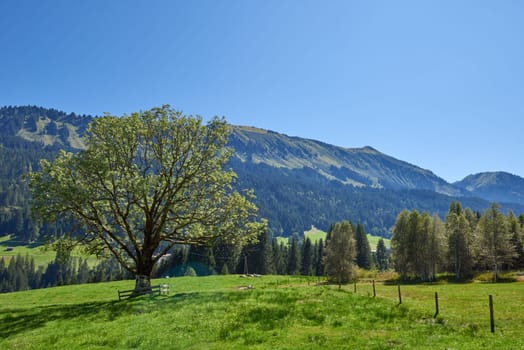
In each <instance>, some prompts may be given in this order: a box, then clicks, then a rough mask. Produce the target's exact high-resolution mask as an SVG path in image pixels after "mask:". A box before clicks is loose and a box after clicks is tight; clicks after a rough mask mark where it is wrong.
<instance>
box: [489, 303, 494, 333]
mask: <svg viewBox="0 0 524 350" xmlns="http://www.w3.org/2000/svg"><path fill="white" fill-rule="evenodd" d="M489 320H490V326H491V333H495V317H494V312H493V296H492V295H491V294H490V296H489Z"/></svg>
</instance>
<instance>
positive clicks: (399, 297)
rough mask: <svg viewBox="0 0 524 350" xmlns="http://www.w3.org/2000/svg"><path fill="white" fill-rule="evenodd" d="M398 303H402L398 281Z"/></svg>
mask: <svg viewBox="0 0 524 350" xmlns="http://www.w3.org/2000/svg"><path fill="white" fill-rule="evenodd" d="M398 304H399V305H400V304H402V294H401V293H400V283H399V284H398Z"/></svg>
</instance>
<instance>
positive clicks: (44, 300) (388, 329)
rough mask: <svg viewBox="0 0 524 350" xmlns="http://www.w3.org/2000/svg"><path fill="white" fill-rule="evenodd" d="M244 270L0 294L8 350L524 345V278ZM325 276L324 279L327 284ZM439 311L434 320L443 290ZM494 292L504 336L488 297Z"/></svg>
mask: <svg viewBox="0 0 524 350" xmlns="http://www.w3.org/2000/svg"><path fill="white" fill-rule="evenodd" d="M317 282H319V280H318V279H316V278H315V279H313V278H312V279H309V280H308V279H306V278H304V277H302V278H300V277H286V276H263V277H261V278H242V277H240V276H238V275H228V276H209V277H180V278H178V277H177V278H171V279H161V280H155V281H153V283H154V284H157V283H168V284H169V285H170V288H171V293H170V295H168V296H156V297H150V296H143V297H139V298H134V299H129V300H124V301H120V302H119V301H118V296H117V291H118V290H119V289H129V288H132V287H133V283H134V282H133V281H120V282H108V283H101V284H86V285H74V286H66V287H57V288H49V289H40V290H34V291H27V292H17V293H9V294H0V348H1V349H522V348H524V330H523V328H522V325H523V324H524V315H523V312H522V310H523V308H524V283H522V282H515V283H506V284H488V283H485V284H484V283H470V284H442V285H438V284H436V285H407V286H401V291H402V294H403V295H402V299H403V301H402V304H401V305H399V304H398V289H397V286H396V285H387V284H384V283H376V285H375V292H376V297H375V298H374V297H373V294H372V284H371V283H370V282H363V283H359V284H357V285H356V287H357V291H356V293H355V292H354V286H353V285H347V286H344V287H343V288H342V289H341V290H338V287H336V286H330V285H325V284H323V283H320V284H319V283H317ZM320 282H322V281H320ZM435 291H437V292H438V293H439V295H440V314H439V315H438V316H437V317H434V312H435V309H434V293H435ZM489 294H492V295H493V296H494V303H495V324H496V330H495V333H491V332H490V327H489V308H488V303H487V300H488V295H489Z"/></svg>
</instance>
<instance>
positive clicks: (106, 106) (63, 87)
mask: <svg viewBox="0 0 524 350" xmlns="http://www.w3.org/2000/svg"><path fill="white" fill-rule="evenodd" d="M523 18H524V2H523V1H511V0H503V1H482V0H479V1H460V0H455V1H446V0H441V1H429V0H428V1H401V0H395V1H389V0H383V1H373V0H366V1H364V0H362V1H350V0H347V1H335V0H325V1H320V0H318V1H306V0H293V1H292V0H275V1H272V0H259V1H255V0H238V1H233V0H223V1H220V0H209V1H205V0H194V1H177V0H171V1H167V0H166V1H157V0H150V1H145V0H140V1H138V0H136V1H135V0H111V1H107V0H84V1H80V0H78V1H70V0H61V1H58V0H47V1H41V0H34V1H28V0H2V1H1V2H0V45H1V47H2V49H1V50H0V105H27V104H30V105H38V106H43V107H52V108H56V109H60V110H64V111H66V112H75V113H78V114H92V115H101V114H103V113H104V112H109V113H111V114H116V115H121V114H124V113H131V112H134V111H138V110H145V109H149V108H151V107H154V106H159V105H162V104H170V105H172V106H173V107H175V108H177V109H180V110H182V111H184V112H185V113H186V114H199V115H201V116H203V117H204V118H205V119H207V118H210V117H212V116H214V115H220V116H225V117H226V118H227V120H228V121H229V122H230V123H232V124H239V125H251V126H257V127H261V128H265V129H270V130H274V131H277V132H281V133H285V134H288V135H291V136H300V137H306V138H312V139H317V140H321V141H324V142H328V143H331V144H335V145H339V146H343V147H363V146H366V145H369V146H372V147H374V148H376V149H378V150H379V151H381V152H384V153H386V154H389V155H391V156H393V157H395V158H398V159H401V160H405V161H408V162H410V163H413V164H416V165H418V166H421V167H423V168H426V169H430V170H432V171H433V172H435V173H436V174H437V175H439V176H441V177H443V178H444V179H446V180H448V181H456V180H459V179H462V178H463V177H464V176H466V175H468V174H471V173H477V172H482V171H495V170H501V171H507V172H510V173H514V174H516V175H520V176H524V161H523V157H522V151H523V150H524V137H523V133H524V20H523Z"/></svg>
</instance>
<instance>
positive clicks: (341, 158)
mask: <svg viewBox="0 0 524 350" xmlns="http://www.w3.org/2000/svg"><path fill="white" fill-rule="evenodd" d="M232 130H233V131H232V133H231V137H230V146H232V147H233V148H234V149H235V156H236V157H237V158H239V159H240V160H241V161H243V162H250V163H253V164H266V165H269V166H273V167H276V168H285V169H301V168H310V169H313V170H314V171H315V172H317V173H318V175H320V176H323V177H325V178H326V179H327V180H334V181H339V182H340V183H342V184H344V185H352V186H355V187H370V188H376V189H392V190H402V189H418V190H430V191H434V192H437V193H440V194H445V195H448V196H464V195H467V193H466V192H465V191H462V190H461V189H460V188H456V187H454V186H452V185H450V184H449V183H447V182H446V181H445V180H443V179H442V178H440V177H438V176H436V175H435V174H433V173H432V172H431V171H429V170H425V169H422V168H419V167H417V166H415V165H412V164H409V163H406V162H404V161H401V160H398V159H395V158H393V157H390V156H388V155H385V154H383V153H381V152H379V151H377V150H375V149H373V148H372V147H364V148H343V147H338V146H333V145H329V144H326V143H323V142H320V141H315V140H308V139H303V138H299V137H289V136H287V135H284V134H279V133H276V132H272V131H267V130H262V129H258V128H253V127H242V126H235V127H233V129H232Z"/></svg>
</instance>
